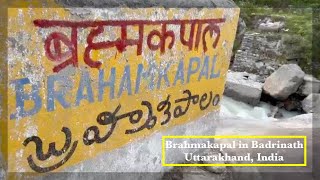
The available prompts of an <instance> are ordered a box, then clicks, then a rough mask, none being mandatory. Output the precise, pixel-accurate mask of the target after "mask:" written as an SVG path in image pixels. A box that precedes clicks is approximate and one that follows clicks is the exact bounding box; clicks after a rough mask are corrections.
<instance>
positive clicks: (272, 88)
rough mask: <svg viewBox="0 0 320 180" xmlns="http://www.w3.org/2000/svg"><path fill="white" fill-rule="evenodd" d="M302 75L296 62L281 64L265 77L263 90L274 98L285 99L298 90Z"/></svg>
mask: <svg viewBox="0 0 320 180" xmlns="http://www.w3.org/2000/svg"><path fill="white" fill-rule="evenodd" d="M304 75H305V73H304V72H303V71H302V70H301V68H300V67H299V66H298V65H296V64H286V65H283V66H281V67H280V68H279V69H278V70H277V71H275V72H274V73H272V74H271V75H270V76H269V77H268V78H267V79H266V81H265V83H264V85H263V90H264V92H265V93H266V94H269V95H270V96H271V97H273V98H275V99H278V100H285V99H287V98H288V97H289V96H290V95H291V94H293V93H295V92H296V91H297V90H298V88H299V86H300V85H301V84H302V82H303V77H304Z"/></svg>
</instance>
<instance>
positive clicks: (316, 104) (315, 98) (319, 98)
mask: <svg viewBox="0 0 320 180" xmlns="http://www.w3.org/2000/svg"><path fill="white" fill-rule="evenodd" d="M302 109H303V110H304V111H305V112H306V113H314V112H316V111H319V110H320V94H310V95H309V96H308V97H306V98H305V99H304V100H303V101H302Z"/></svg>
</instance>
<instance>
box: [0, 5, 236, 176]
mask: <svg viewBox="0 0 320 180" xmlns="http://www.w3.org/2000/svg"><path fill="white" fill-rule="evenodd" d="M238 16H239V9H222V8H216V9H206V8H205V9H163V8H143V9H129V8H107V9H75V8H74V9H62V8H61V9H59V8H48V9H45V8H41V9H39V8H38V9H36V8H34V9H32V8H28V9H27V8H25V9H15V8H10V9H9V11H8V43H9V45H8V73H7V75H8V84H7V86H8V91H7V93H8V100H5V102H4V103H6V104H7V105H8V113H7V115H6V117H5V118H6V119H7V123H8V124H7V130H8V137H7V139H5V140H7V141H8V147H7V148H8V152H9V153H8V159H9V161H8V171H9V172H34V171H37V172H49V171H57V170H61V169H63V168H65V167H67V166H70V165H74V164H76V163H79V162H81V161H83V160H86V159H90V158H93V157H95V156H97V154H101V153H103V152H106V151H111V150H113V149H116V148H120V147H122V146H124V145H126V144H128V143H134V141H139V139H141V138H143V137H146V136H149V135H150V134H152V133H154V132H157V131H160V130H165V129H168V128H170V127H173V126H177V125H182V124H185V123H188V122H190V121H192V120H195V119H197V118H198V117H200V116H203V115H204V114H207V113H209V112H213V111H217V110H218V109H219V104H216V103H218V102H219V101H218V99H217V98H218V97H221V95H222V93H223V89H224V83H225V75H226V72H227V69H228V66H229V59H230V56H231V52H232V46H233V41H234V37H235V31H236V25H237V21H238ZM48 20H49V22H48ZM53 20H56V21H53ZM136 20H143V21H136ZM182 20H183V21H182ZM190 20H191V21H190ZM198 20H199V21H198ZM84 21H85V22H84ZM110 21H112V23H111V24H110ZM205 21H206V22H213V24H212V27H213V30H214V32H213V33H212V35H213V36H212V37H210V33H207V35H206V36H205V40H206V41H205V43H203V42H204V41H203V39H202V38H203V36H202V34H199V35H201V36H199V37H200V41H199V42H198V44H199V47H198V48H195V45H194V44H196V34H197V32H198V31H197V29H198V24H199V22H204V24H203V27H202V28H199V29H201V31H202V32H204V31H205V28H206V27H207V25H208V23H206V22H205ZM182 22H184V23H187V24H188V23H189V24H188V25H186V36H185V39H187V38H188V37H189V36H188V35H189V34H190V29H191V24H190V23H194V24H196V25H195V32H194V34H195V35H194V39H195V41H194V42H193V43H192V44H193V46H192V47H189V46H186V45H183V44H182V42H181V40H180V33H181V32H180V29H181V23H182ZM127 23H131V25H130V26H128V27H127V29H126V30H127V32H128V33H127V38H128V39H134V40H135V39H138V38H139V34H138V32H139V28H138V26H136V24H138V25H141V24H143V25H144V29H143V38H144V40H143V41H142V42H143V43H142V46H141V51H140V50H139V45H137V44H135V45H133V46H127V47H126V46H125V45H124V44H123V43H121V41H119V42H120V43H118V44H117V46H116V47H110V48H106V47H104V48H103V47H102V46H99V47H97V50H93V51H92V52H91V53H90V49H89V53H88V52H87V53H85V52H86V51H88V46H87V45H88V44H90V43H91V44H92V43H96V42H101V41H107V40H109V41H116V40H117V38H120V37H121V28H120V26H122V27H124V26H125V25H126V24H127ZM57 24H58V25H59V27H52V25H57ZM102 24H103V25H104V29H99V28H98V27H102ZM164 24H167V27H166V28H167V29H166V32H170V33H173V34H174V35H175V38H174V40H175V41H174V44H172V48H171V49H170V48H169V47H170V46H171V44H170V43H169V42H170V37H169V38H168V39H167V40H166V43H164V44H163V45H162V46H159V48H157V46H156V45H157V42H158V41H159V39H158V38H154V37H152V36H151V35H150V34H157V32H161V28H164V27H165V26H164ZM115 25H117V27H115ZM133 25H134V26H133ZM60 26H64V27H60ZM71 26H72V27H73V28H71ZM80 26H81V27H80ZM111 26H113V27H111ZM75 27H77V29H76V30H74V29H75ZM72 29H73V30H74V31H72ZM217 29H219V30H220V33H219V30H217ZM103 30H104V31H103ZM122 30H123V31H125V28H123V29H122ZM153 30H158V31H157V32H156V31H153ZM102 31H103V32H102ZM123 31H122V33H123ZM164 31H165V30H164ZM54 32H58V33H60V34H58V33H54ZM75 32H76V33H77V38H76V39H73V40H76V41H77V47H76V46H75V45H74V41H72V40H69V39H70V38H71V34H74V33H75ZM94 32H96V33H97V34H99V33H100V32H101V35H99V36H97V37H95V36H94V35H93V37H94V40H93V41H92V42H90V38H89V40H88V39H87V37H88V35H89V34H90V33H94ZM61 33H63V34H65V35H62V34H61ZM170 33H169V34H167V35H172V34H170ZM218 34H220V37H219V38H218V36H217V35H218ZM140 35H141V34H140ZM148 35H150V39H149V41H150V42H149V43H147V41H148ZM50 37H52V39H50ZM122 37H123V38H125V36H122ZM140 37H141V36H140ZM59 38H60V39H59ZM55 39H58V40H62V41H63V42H64V44H63V43H62V46H61V51H62V53H63V52H66V51H67V50H68V48H69V50H70V49H72V50H73V52H75V51H74V50H75V48H76V49H77V51H76V54H72V53H71V54H67V55H66V56H63V55H62V56H61V59H59V57H57V56H54V55H50V52H54V50H57V49H58V51H59V49H60V46H59V42H60V41H55ZM51 40H52V41H51ZM46 43H47V45H48V44H49V45H50V43H53V44H54V43H55V45H52V44H51V46H47V49H46V48H45V44H46ZM135 43H136V42H135ZM215 43H217V44H216V46H213V44H215ZM105 44H106V43H105ZM204 45H205V46H206V47H205V46H204ZM105 46H107V45H105ZM92 47H94V45H93V46H92ZM55 48H56V49H55ZM99 48H100V49H99ZM45 49H46V51H45ZM88 56H89V58H88ZM63 57H68V58H71V57H72V64H69V65H67V66H66V67H62V66H59V65H60V64H61V63H62V62H65V61H66V60H67V59H68V58H67V59H63ZM92 60H93V61H92ZM97 62H100V63H97ZM2 92H4V93H5V92H6V91H2ZM189 92H190V93H191V95H190V98H189V101H190V107H189V109H188V110H187V112H186V113H185V114H184V112H182V111H185V108H186V107H187V101H188V100H187V99H185V98H187V97H188V93H189ZM211 95H212V96H211ZM214 97H216V98H214ZM179 99H180V100H179ZM209 99H211V101H210V102H209ZM179 101H182V102H179ZM193 101H194V102H193ZM169 102H170V103H169ZM208 102H209V103H210V104H209V105H208V106H206V105H207V103H208ZM169 104H171V105H170V106H169ZM200 104H201V105H200ZM180 106H181V107H180ZM169 108H170V110H169ZM180 108H181V109H182V110H181V109H180ZM167 109H168V110H169V111H166V110H167ZM151 111H152V113H151ZM106 115H108V117H109V118H106ZM130 116H131V117H132V119H131V120H129V118H130ZM140 116H141V119H140V120H139V121H137V120H136V118H138V117H140ZM168 116H171V118H170V119H168ZM174 116H176V117H175V118H174ZM103 117H104V118H105V119H104V118H103ZM112 117H113V118H112ZM115 119H117V120H115ZM135 120H136V121H135ZM146 122H149V124H146ZM113 128H114V129H113ZM98 129H99V137H100V138H98ZM108 132H110V134H109V135H110V136H108V135H107V133H108ZM95 134H96V135H95ZM66 136H67V137H68V138H69V139H68V141H66ZM2 137H4V138H6V136H2ZM94 137H96V138H95V141H94ZM103 137H105V138H103ZM40 140H41V141H42V146H41V145H40ZM159 141H160V139H159ZM35 142H38V145H39V148H38V150H36V145H35ZM53 142H54V143H55V145H56V150H57V151H55V150H54V149H53V146H54V144H51V146H52V147H51V150H52V151H50V152H51V156H50V153H49V154H48V155H45V154H46V153H47V152H48V148H49V144H50V143H53ZM64 145H65V148H63V146H64ZM41 149H42V150H43V152H41ZM59 150H61V152H58V151H59ZM47 167H51V168H47Z"/></svg>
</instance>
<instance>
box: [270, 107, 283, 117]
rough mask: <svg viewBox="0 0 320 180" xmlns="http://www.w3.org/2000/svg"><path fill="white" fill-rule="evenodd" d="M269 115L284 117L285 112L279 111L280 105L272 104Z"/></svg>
mask: <svg viewBox="0 0 320 180" xmlns="http://www.w3.org/2000/svg"><path fill="white" fill-rule="evenodd" d="M268 117H272V118H276V119H279V118H282V117H283V114H282V113H281V112H280V111H279V107H278V106H271V108H270V112H269V113H268Z"/></svg>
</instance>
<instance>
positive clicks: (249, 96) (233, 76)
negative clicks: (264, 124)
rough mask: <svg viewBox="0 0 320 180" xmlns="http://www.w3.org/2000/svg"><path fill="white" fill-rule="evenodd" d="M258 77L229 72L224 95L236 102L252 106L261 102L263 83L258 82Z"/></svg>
mask: <svg viewBox="0 0 320 180" xmlns="http://www.w3.org/2000/svg"><path fill="white" fill-rule="evenodd" d="M257 78H258V76H256V75H254V74H249V73H244V72H231V71H229V72H228V75H227V81H226V87H225V91H224V94H225V95H226V96H228V97H231V98H233V99H235V100H238V101H242V102H245V103H248V104H251V105H257V104H258V103H259V102H260V97H261V94H262V86H263V84H262V83H259V82H257Z"/></svg>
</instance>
